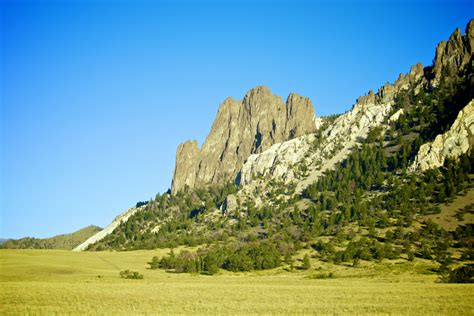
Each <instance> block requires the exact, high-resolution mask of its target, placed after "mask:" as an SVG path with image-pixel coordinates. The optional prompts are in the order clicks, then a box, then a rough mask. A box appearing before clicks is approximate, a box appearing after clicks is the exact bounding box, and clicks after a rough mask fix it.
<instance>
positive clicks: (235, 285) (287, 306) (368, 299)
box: [0, 250, 474, 315]
mask: <svg viewBox="0 0 474 316" xmlns="http://www.w3.org/2000/svg"><path fill="white" fill-rule="evenodd" d="M165 252H166V251H165V250H157V251H133V252H99V253H87V252H86V253H74V252H68V251H54V250H1V251H0V264H1V265H0V282H1V286H0V313H1V314H6V315H10V314H12V315H18V314H47V315H51V314H81V315H83V314H103V315H130V314H166V315H168V314H285V315H286V314H351V315H352V314H378V315H379V314H404V315H405V314H422V315H429V314H449V315H456V314H459V315H468V314H471V315H472V314H474V285H459V284H441V283H436V282H435V280H436V276H435V275H433V274H423V273H426V272H427V271H428V270H427V268H428V266H427V265H426V263H424V262H423V261H415V263H408V262H404V261H403V260H399V261H397V262H391V263H385V264H378V265H374V264H372V263H362V265H361V267H360V268H350V267H341V266H337V267H336V266H332V265H328V264H322V263H316V262H313V267H321V268H322V269H323V270H321V271H316V270H314V269H313V270H311V271H308V272H307V271H304V272H303V271H297V272H291V273H290V272H286V271H284V270H283V269H277V270H272V271H267V272H260V273H249V274H231V273H222V274H220V275H217V276H202V275H189V274H173V273H166V272H164V271H161V270H160V271H156V270H149V269H147V264H146V262H147V261H149V260H150V259H151V257H152V256H154V255H158V256H160V255H162V254H164V253H165ZM124 269H130V270H134V271H139V272H140V273H143V274H144V276H145V279H144V280H124V279H120V278H119V275H118V273H119V271H120V270H124ZM327 270H331V271H333V272H334V273H335V274H336V278H335V279H325V280H319V279H314V278H311V276H316V275H318V274H319V273H321V272H322V271H327ZM99 275H100V276H101V277H100V278H99V277H98V276H99Z"/></svg>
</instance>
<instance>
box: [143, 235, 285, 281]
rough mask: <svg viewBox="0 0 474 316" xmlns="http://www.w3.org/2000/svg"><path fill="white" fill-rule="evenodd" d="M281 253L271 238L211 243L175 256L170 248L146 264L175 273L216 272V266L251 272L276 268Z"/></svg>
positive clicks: (217, 270)
mask: <svg viewBox="0 0 474 316" xmlns="http://www.w3.org/2000/svg"><path fill="white" fill-rule="evenodd" d="M281 256H282V254H281V253H280V251H279V250H278V248H277V246H276V245H275V244H274V243H272V242H270V241H268V240H267V241H259V242H249V243H244V244H230V245H226V246H218V245H213V246H211V247H208V248H200V249H198V251H196V252H194V253H193V252H190V251H187V250H183V251H181V252H180V253H179V254H177V255H175V253H174V251H173V250H171V252H170V253H169V255H168V256H166V257H163V258H161V260H159V259H158V258H157V257H154V258H153V259H152V261H151V262H150V263H149V264H150V267H151V268H152V269H156V268H161V269H167V270H173V271H175V272H178V273H185V272H189V273H204V274H215V273H217V272H219V269H225V270H229V271H234V272H238V271H252V270H264V269H272V268H275V267H278V266H279V265H280V264H281Z"/></svg>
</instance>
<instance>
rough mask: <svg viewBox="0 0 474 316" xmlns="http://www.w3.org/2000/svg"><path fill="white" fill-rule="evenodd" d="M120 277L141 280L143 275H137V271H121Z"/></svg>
mask: <svg viewBox="0 0 474 316" xmlns="http://www.w3.org/2000/svg"><path fill="white" fill-rule="evenodd" d="M120 277H121V278H122V279H135V280H140V279H143V274H140V273H138V272H137V271H130V270H123V271H120Z"/></svg>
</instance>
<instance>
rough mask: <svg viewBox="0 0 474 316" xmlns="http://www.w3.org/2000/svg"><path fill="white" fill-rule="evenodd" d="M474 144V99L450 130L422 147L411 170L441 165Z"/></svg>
mask: <svg viewBox="0 0 474 316" xmlns="http://www.w3.org/2000/svg"><path fill="white" fill-rule="evenodd" d="M473 146H474V100H471V102H469V104H468V105H466V106H465V107H464V109H463V110H462V111H461V112H459V114H458V116H457V118H456V121H454V124H453V125H452V126H451V128H450V129H449V131H447V132H446V133H444V134H440V135H438V136H436V138H435V140H434V141H433V142H430V143H427V144H424V145H422V146H421V147H420V150H419V151H418V154H417V156H416V157H415V160H414V162H413V164H412V165H411V166H410V171H424V170H428V169H434V168H438V167H441V166H442V165H443V164H444V161H445V160H446V159H447V158H457V157H459V156H461V155H462V154H465V153H467V152H468V151H469V150H472V148H473Z"/></svg>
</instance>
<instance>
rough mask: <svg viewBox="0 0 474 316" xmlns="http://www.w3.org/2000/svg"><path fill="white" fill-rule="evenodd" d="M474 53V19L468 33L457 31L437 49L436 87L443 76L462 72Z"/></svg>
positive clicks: (467, 27) (469, 25) (470, 23)
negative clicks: (463, 33)
mask: <svg viewBox="0 0 474 316" xmlns="http://www.w3.org/2000/svg"><path fill="white" fill-rule="evenodd" d="M473 52H474V19H472V20H470V21H469V23H468V24H467V26H466V33H465V35H464V36H462V35H461V31H460V30H459V29H456V30H455V31H454V32H453V34H451V36H450V37H449V40H448V41H447V42H446V41H441V42H440V43H439V44H438V46H437V48H436V57H435V62H434V65H433V73H434V76H435V77H434V80H433V82H432V83H433V85H434V86H436V85H437V84H438V83H439V80H440V78H441V76H442V75H443V74H445V75H448V76H450V77H452V76H456V75H457V74H458V73H459V71H460V70H463V69H464V68H465V67H466V66H468V65H469V64H470V62H471V60H472V55H473Z"/></svg>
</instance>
